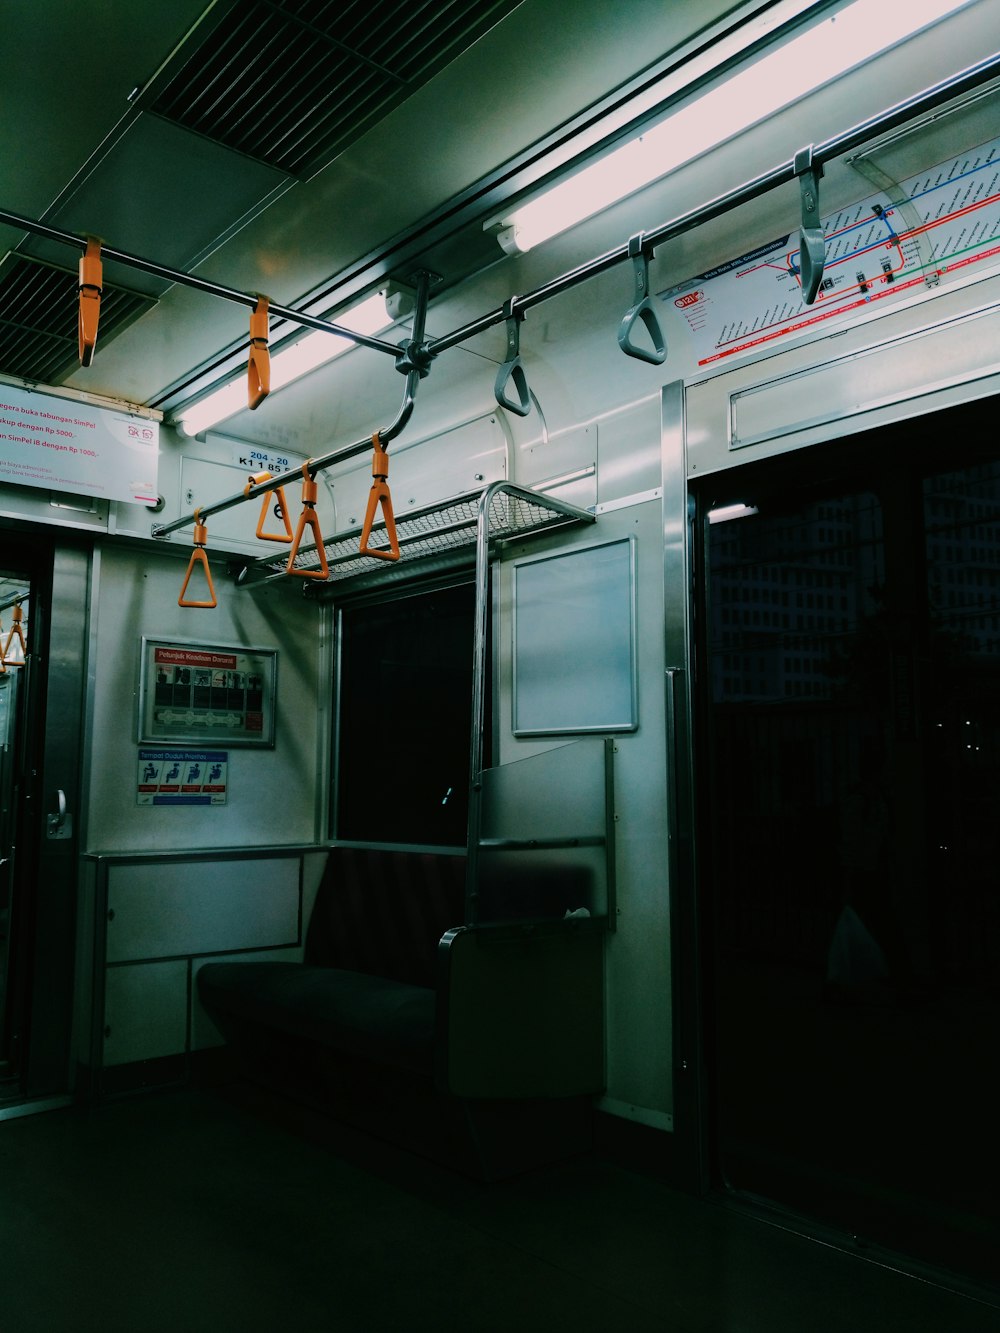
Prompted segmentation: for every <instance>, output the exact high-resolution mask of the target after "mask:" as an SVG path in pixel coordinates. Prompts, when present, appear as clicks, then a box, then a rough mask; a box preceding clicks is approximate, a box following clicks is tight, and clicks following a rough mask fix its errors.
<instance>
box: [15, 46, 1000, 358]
mask: <svg viewBox="0 0 1000 1333" xmlns="http://www.w3.org/2000/svg"><path fill="white" fill-rule="evenodd" d="M998 74H1000V52H995V53H994V54H992V55H990V56H986V57H985V58H984V59H983V60H980V61H977V62H976V63H975V64H974V65H970V66H968V68H967V69H964V70H960V71H959V72H958V73H957V74H953V75H951V76H950V77H949V78H947V79H942V80H941V81H940V82H939V83H936V84H933V85H932V86H931V87H929V88H925V89H923V91H922V92H919V93H914V94H913V96H912V97H908V98H906V99H905V100H904V101H902V102H897V103H896V105H895V106H891V107H889V108H887V109H886V110H885V111H882V112H880V113H878V114H877V115H874V116H870V117H869V118H868V119H867V120H863V121H859V122H858V123H857V124H855V125H852V126H851V128H850V129H848V130H844V131H843V132H842V133H841V134H837V135H834V136H833V137H832V138H830V139H826V140H824V141H823V142H822V143H819V144H814V145H813V149H812V155H813V163H814V165H816V166H822V165H823V164H825V163H827V162H830V161H832V160H833V159H834V158H837V157H842V156H843V155H844V154H845V153H849V152H851V150H852V149H854V148H858V147H859V146H860V145H861V144H863V143H866V142H868V140H870V139H875V138H877V137H878V136H879V135H882V134H885V133H887V132H888V131H890V130H893V129H896V128H897V127H898V126H900V125H905V124H906V123H907V122H908V121H909V120H912V119H913V118H914V117H915V116H918V115H922V114H924V113H925V112H929V111H933V110H934V109H935V108H936V107H939V106H941V105H942V104H943V103H945V102H947V101H949V100H950V99H951V98H953V97H958V96H960V95H961V94H963V93H967V92H971V91H972V90H973V89H974V88H978V87H980V86H981V85H982V84H984V83H987V82H989V80H990V79H993V78H996V77H997V75H998ZM796 179H797V177H796V172H795V160H794V158H793V159H792V160H791V161H787V162H783V163H781V164H780V165H779V166H776V167H773V168H772V169H771V170H770V171H766V172H764V173H763V174H762V175H760V176H755V177H753V179H751V180H748V181H745V182H744V183H743V184H742V185H738V186H736V187H735V189H732V190H729V191H727V193H725V194H722V195H718V196H717V197H716V198H715V199H711V200H709V201H708V202H707V203H705V204H701V205H700V206H699V207H698V208H693V209H691V210H690V211H689V212H687V213H681V214H678V216H677V217H675V218H672V219H670V221H668V222H664V223H662V224H661V225H660V226H658V227H654V228H653V229H652V230H651V231H647V232H645V233H644V239H645V243H646V245H647V246H649V247H650V249H652V250H658V249H659V248H660V246H661V245H663V244H664V242H666V241H670V240H673V239H674V238H675V237H677V236H682V235H684V233H685V232H688V231H692V230H694V228H696V227H700V226H703V225H704V224H705V223H706V222H712V221H713V220H714V219H715V218H718V217H722V216H724V215H725V214H726V213H729V212H731V211H732V210H733V209H735V208H739V207H740V205H742V204H746V203H750V202H751V200H753V199H759V198H760V197H761V196H762V195H765V194H768V193H770V191H771V190H774V189H776V188H778V187H779V186H782V185H787V184H789V183H791V182H794V181H795V180H796ZM0 218H2V215H0ZM629 257H630V256H629V248H628V245H627V244H626V245H619V246H617V247H616V248H615V249H613V250H608V251H606V252H605V253H604V254H602V255H597V256H596V257H595V258H594V259H591V260H588V261H587V262H586V263H583V264H580V265H578V266H577V267H576V268H574V269H570V270H569V271H568V272H566V273H563V274H561V275H560V276H559V277H557V278H553V279H552V280H551V281H550V282H547V283H545V284H544V286H542V287H538V288H536V289H535V290H534V291H532V292H528V293H526V294H525V295H522V296H519V297H518V298H517V304H518V308H519V309H520V310H522V311H525V312H527V311H528V310H531V309H533V308H534V307H535V306H536V305H541V304H542V303H543V302H544V301H548V300H549V299H550V298H552V297H554V296H559V295H561V294H562V293H563V292H566V291H569V290H570V289H571V288H573V287H576V286H578V285H579V284H580V283H583V282H587V281H589V280H590V279H591V278H596V277H598V276H599V275H600V274H602V273H606V272H607V271H608V270H609V269H611V268H614V267H615V266H616V265H618V264H620V263H622V262H623V261H624V260H626V259H628V258H629ZM504 318H505V313H504V309H503V307H501V308H500V309H498V310H492V311H490V312H489V313H488V314H485V315H481V316H480V317H479V318H478V319H474V320H471V321H470V322H469V323H467V324H463V325H462V326H461V327H460V328H457V329H453V330H452V332H451V333H447V334H443V335H442V336H441V337H439V338H431V339H429V340H428V343H427V347H428V351H429V352H431V353H432V354H433V355H435V356H439V355H440V354H441V353H442V352H445V351H447V350H448V348H450V347H457V346H458V344H459V343H463V342H467V341H468V340H469V339H470V338H475V337H477V336H478V335H479V334H480V333H485V332H486V330H487V329H491V328H493V327H495V326H496V325H497V324H500V323H502V322H503V320H504Z"/></svg>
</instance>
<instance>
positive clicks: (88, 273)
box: [77, 236, 104, 367]
mask: <svg viewBox="0 0 1000 1333" xmlns="http://www.w3.org/2000/svg"><path fill="white" fill-rule="evenodd" d="M103 290H104V272H103V265H102V264H101V242H100V241H99V240H98V239H97V237H96V236H88V237H87V245H86V249H85V250H84V252H83V255H82V256H81V258H80V282H79V297H80V318H79V320H78V336H77V342H78V344H79V352H80V365H81V366H84V367H86V366H90V365H93V362H94V350H95V348H96V347H97V324H98V321H99V320H100V318H101V293H102V292H103Z"/></svg>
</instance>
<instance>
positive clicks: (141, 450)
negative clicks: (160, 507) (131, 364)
mask: <svg viewBox="0 0 1000 1333" xmlns="http://www.w3.org/2000/svg"><path fill="white" fill-rule="evenodd" d="M159 440H160V428H159V425H158V424H157V423H156V422H155V421H150V420H148V419H147V418H146V417H138V416H130V415H129V414H128V413H126V412H112V411H110V410H109V409H108V408H105V407H91V406H89V404H87V403H80V402H76V401H74V400H72V399H69V398H56V397H54V396H52V395H50V394H45V393H36V392H34V391H32V390H29V389H15V388H13V387H12V386H10V385H8V384H0V482H9V483H12V484H13V485H15V486H41V487H44V488H45V489H47V490H52V491H68V492H69V493H70V494H73V495H94V496H97V497H98V498H99V499H102V500H131V501H133V502H134V503H136V504H156V501H157V493H156V482H157V462H158V459H159V453H160V444H159Z"/></svg>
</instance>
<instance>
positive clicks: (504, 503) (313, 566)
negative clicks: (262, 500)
mask: <svg viewBox="0 0 1000 1333" xmlns="http://www.w3.org/2000/svg"><path fill="white" fill-rule="evenodd" d="M481 522H482V523H483V524H485V539H486V541H487V542H488V544H489V547H490V548H491V549H492V548H494V547H495V546H496V545H497V544H498V543H500V542H504V541H509V540H511V539H514V538H518V537H527V536H531V535H534V534H536V533H540V532H544V531H546V530H548V529H551V528H556V527H560V526H565V525H567V524H578V523H593V522H594V515H593V514H592V513H590V512H589V511H587V510H585V509H579V508H577V506H576V505H571V504H567V503H566V502H565V501H564V500H557V499H554V498H553V497H552V496H550V495H543V494H541V493H539V492H537V491H531V490H528V489H526V488H525V487H523V486H515V485H514V484H513V483H511V482H505V481H501V482H494V483H493V484H492V485H491V486H487V487H486V488H485V489H484V490H477V491H469V492H466V493H465V494H464V495H456V496H453V497H452V498H451V499H448V500H444V501H439V502H438V503H436V504H433V505H427V506H425V507H424V508H422V509H417V510H412V511H411V512H409V513H407V514H402V515H399V516H397V518H396V533H397V537H398V539H399V549H400V559H399V561H398V562H393V563H391V564H390V563H389V562H388V561H383V560H379V559H377V558H376V557H372V556H366V555H360V554H359V552H358V546H359V542H360V537H361V528H360V527H356V528H351V529H350V530H349V531H347V532H343V533H340V534H338V535H337V536H336V537H333V538H331V540H330V541H327V542H324V543H323V550H324V552H325V554H326V560H327V564H328V566H329V569H330V577H329V580H328V582H329V583H333V584H341V585H342V584H343V583H344V582H345V581H346V580H351V581H352V582H353V581H354V580H356V579H367V578H370V577H375V578H378V577H380V576H381V577H386V576H387V575H390V572H391V576H392V577H395V578H400V577H406V576H408V575H409V574H411V573H416V572H418V571H421V570H423V569H424V568H425V567H426V566H427V565H429V564H432V563H445V562H450V561H452V560H458V559H461V558H462V557H463V556H465V557H467V558H468V560H469V561H470V562H471V561H472V560H473V559H474V558H475V554H476V544H477V541H478V540H479V531H480V523H481ZM370 544H371V545H372V546H373V547H375V548H376V549H378V548H379V547H382V548H385V547H387V545H388V542H387V539H386V533H385V524H384V523H381V524H375V525H374V526H373V528H372V534H371V541H370ZM287 564H288V560H287V556H282V555H277V554H276V555H274V556H271V555H267V556H262V557H261V558H260V559H259V560H255V561H254V562H253V563H252V564H249V565H247V566H246V568H245V569H244V570H243V572H242V574H241V575H240V580H239V581H240V583H241V584H242V585H250V584H256V583H263V582H266V581H268V580H270V579H275V578H280V577H282V576H283V575H284V574H285V572H286V569H287ZM294 567H295V568H296V569H299V570H302V571H312V570H318V569H319V568H320V558H319V548H318V547H317V546H310V547H303V548H302V549H301V550H300V551H299V552H298V554H297V555H296V557H295V564H294ZM317 582H318V581H317Z"/></svg>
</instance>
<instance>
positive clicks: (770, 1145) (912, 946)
mask: <svg viewBox="0 0 1000 1333" xmlns="http://www.w3.org/2000/svg"><path fill="white" fill-rule="evenodd" d="M996 406H997V403H996V400H995V399H994V400H992V401H990V400H984V401H981V402H979V403H973V404H968V405H965V406H962V407H956V408H952V409H949V410H947V411H943V412H939V413H935V414H933V415H928V416H926V417H923V418H919V419H916V420H911V421H908V422H905V423H902V424H897V425H894V426H888V427H883V428H882V429H880V430H877V431H872V432H869V433H867V434H863V435H858V436H855V437H853V438H852V439H851V440H849V441H841V442H838V443H835V444H833V445H823V446H815V447H814V448H812V449H805V450H801V451H799V452H798V453H797V454H785V455H783V456H781V457H779V458H777V459H770V460H767V461H765V462H763V463H761V464H754V465H751V466H748V467H746V468H742V469H740V470H739V473H738V475H737V474H736V473H729V474H726V475H720V476H717V477H715V478H711V479H707V480H706V482H705V483H703V484H702V486H701V488H700V491H699V495H698V499H699V513H700V515H701V523H700V527H699V531H700V533H701V537H702V540H701V542H700V556H701V557H702V558H703V566H702V567H703V568H704V570H705V575H706V576H705V577H704V578H703V579H701V580H700V584H701V592H700V596H699V602H698V619H699V621H700V627H699V631H698V643H699V654H700V663H701V669H700V672H699V711H698V714H697V718H698V725H699V735H700V742H699V744H700V749H699V753H698V770H699V808H700V811H701V825H700V829H699V832H700V865H701V875H702V880H701V883H702V890H701V893H702V897H701V919H702V922H703V924H704V926H705V934H706V938H707V939H708V945H707V949H706V957H705V963H706V970H707V976H708V978H709V981H708V986H707V987H706V988H705V991H704V992H703V993H704V995H705V997H706V998H707V1000H708V1002H709V1004H708V1009H709V1011H710V1013H711V1016H712V1017H711V1021H710V1023H709V1028H710V1030H711V1032H712V1038H713V1040H712V1046H713V1058H712V1061H711V1064H712V1068H713V1079H712V1085H713V1092H714V1096H713V1098H712V1103H713V1116H712V1119H713V1129H714V1140H715V1142H714V1147H715V1157H716V1161H717V1164H718V1167H719V1170H720V1171H721V1174H722V1177H723V1178H724V1180H725V1182H726V1184H727V1185H728V1186H729V1188H730V1189H731V1190H733V1191H735V1192H737V1193H738V1194H740V1195H743V1196H752V1197H756V1198H758V1199H763V1200H767V1201H770V1202H771V1203H772V1204H774V1205H777V1206H778V1207H780V1208H782V1209H787V1210H789V1211H790V1212H791V1213H793V1214H799V1215H809V1216H811V1217H812V1218H813V1219H815V1220H816V1221H818V1222H819V1223H820V1224H822V1225H824V1226H826V1227H829V1228H830V1229H831V1231H832V1233H833V1234H834V1235H835V1236H839V1237H841V1238H845V1239H847V1240H848V1242H849V1243H854V1244H857V1245H858V1246H863V1247H864V1246H866V1247H869V1248H870V1249H872V1250H875V1251H878V1249H879V1248H882V1249H884V1250H885V1251H892V1252H896V1253H902V1254H906V1255H909V1256H911V1257H912V1258H914V1259H916V1260H917V1261H918V1262H921V1261H922V1262H926V1263H928V1264H931V1265H934V1266H935V1267H941V1266H944V1267H945V1268H947V1269H950V1270H952V1271H953V1272H955V1273H957V1274H960V1275H963V1276H965V1277H971V1278H973V1279H974V1280H976V1281H977V1282H983V1283H988V1282H990V1281H995V1265H996V1254H997V1253H998V1244H1000V1211H998V1204H997V1197H996V1188H995V1187H996V1181H997V1179H998V1168H1000V1151H998V1139H997V1134H996V1126H997V1124H998V1123H1000V1094H998V1091H997V1082H996V1078H995V1068H994V1066H995V1050H996V1033H997V1031H998V1024H1000V987H998V984H997V977H998V975H1000V974H998V970H997V969H998V964H1000V447H998V446H997V444H996V433H995V429H994V421H995V413H996ZM983 441H988V443H987V444H984V443H983ZM737 501H738V502H739V504H736V505H735V507H734V508H726V507H725V506H728V505H729V504H731V503H734V504H735V502H737Z"/></svg>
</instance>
